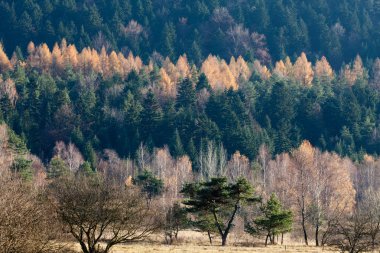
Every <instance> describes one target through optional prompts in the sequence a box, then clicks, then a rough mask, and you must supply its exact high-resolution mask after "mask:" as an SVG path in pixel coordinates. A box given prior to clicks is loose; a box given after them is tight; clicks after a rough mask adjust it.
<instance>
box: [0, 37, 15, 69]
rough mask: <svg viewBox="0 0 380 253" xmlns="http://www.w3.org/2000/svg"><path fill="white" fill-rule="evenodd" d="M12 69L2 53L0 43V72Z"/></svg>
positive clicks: (2, 49) (6, 57)
mask: <svg viewBox="0 0 380 253" xmlns="http://www.w3.org/2000/svg"><path fill="white" fill-rule="evenodd" d="M12 68H13V66H12V64H11V62H10V61H9V58H8V56H7V55H6V53H5V52H4V48H3V45H2V44H1V43H0V72H5V71H8V70H11V69H12Z"/></svg>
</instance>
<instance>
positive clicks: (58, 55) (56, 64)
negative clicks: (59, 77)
mask: <svg viewBox="0 0 380 253" xmlns="http://www.w3.org/2000/svg"><path fill="white" fill-rule="evenodd" d="M51 54H52V67H53V69H54V70H55V71H56V72H58V73H61V72H62V71H63V70H64V67H65V65H64V61H63V56H62V51H61V49H60V48H59V46H58V44H57V43H55V44H54V47H53V51H52V53H51Z"/></svg>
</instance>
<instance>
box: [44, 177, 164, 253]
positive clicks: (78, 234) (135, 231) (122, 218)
mask: <svg viewBox="0 0 380 253" xmlns="http://www.w3.org/2000/svg"><path fill="white" fill-rule="evenodd" d="M50 191H51V196H52V203H53V205H54V207H55V210H56V213H57V215H58V217H59V218H60V220H61V221H62V223H63V224H64V225H66V226H67V228H68V231H70V233H71V234H72V235H73V237H74V238H75V239H76V240H77V241H78V243H79V244H80V246H81V249H82V252H83V253H108V252H110V249H111V247H113V246H114V245H116V244H120V243H129V242H132V241H137V240H140V239H143V238H145V237H146V236H148V235H150V234H151V233H153V232H154V231H156V230H157V229H158V228H159V227H160V224H161V222H160V219H159V218H157V215H154V214H153V213H152V211H151V210H149V208H148V207H147V206H146V204H145V201H144V199H143V198H141V192H140V191H138V190H137V189H134V188H124V187H123V186H119V185H116V184H115V183H114V182H108V181H105V180H104V179H102V178H100V177H98V176H93V177H85V176H77V177H75V178H74V177H66V178H61V179H59V180H57V181H55V182H54V183H52V185H51V189H50ZM100 243H102V244H103V245H101V244H100Z"/></svg>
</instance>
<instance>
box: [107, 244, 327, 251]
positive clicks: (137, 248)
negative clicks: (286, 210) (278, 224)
mask: <svg viewBox="0 0 380 253" xmlns="http://www.w3.org/2000/svg"><path fill="white" fill-rule="evenodd" d="M112 252H113V253H127V252H134V253H148V252H156V253H169V252H173V253H179V252H191V253H214V252H225V253H233V252H253V253H256V252H257V253H272V252H273V253H282V252H306V253H317V252H333V251H329V250H327V249H322V248H316V247H306V246H300V245H293V246H268V247H266V248H265V247H220V246H196V245H177V246H165V245H143V244H137V245H129V246H117V247H115V248H114V249H113V251H112Z"/></svg>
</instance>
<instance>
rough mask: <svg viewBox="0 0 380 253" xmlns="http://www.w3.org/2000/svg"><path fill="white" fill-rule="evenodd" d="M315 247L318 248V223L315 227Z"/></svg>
mask: <svg viewBox="0 0 380 253" xmlns="http://www.w3.org/2000/svg"><path fill="white" fill-rule="evenodd" d="M315 246H317V247H319V222H317V225H316V227H315Z"/></svg>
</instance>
